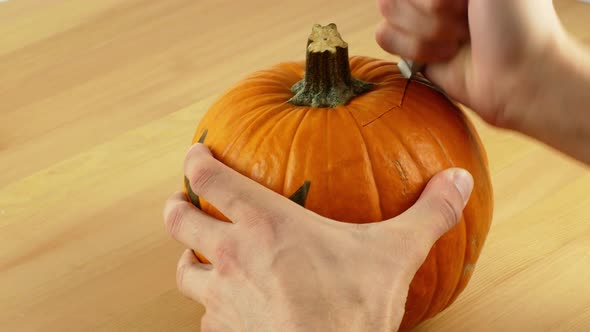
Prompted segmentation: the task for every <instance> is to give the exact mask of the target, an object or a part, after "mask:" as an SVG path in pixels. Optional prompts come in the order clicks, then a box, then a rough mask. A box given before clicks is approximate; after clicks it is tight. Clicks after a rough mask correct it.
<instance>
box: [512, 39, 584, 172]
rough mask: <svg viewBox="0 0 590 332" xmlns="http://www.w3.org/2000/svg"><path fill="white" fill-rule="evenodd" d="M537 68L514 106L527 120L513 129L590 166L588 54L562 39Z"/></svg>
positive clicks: (569, 41) (574, 44)
mask: <svg viewBox="0 0 590 332" xmlns="http://www.w3.org/2000/svg"><path fill="white" fill-rule="evenodd" d="M538 65H539V67H538V70H537V71H536V72H534V73H530V78H531V80H532V81H531V82H529V84H528V85H529V86H532V87H534V90H533V91H532V93H530V94H529V95H528V96H527V98H526V100H525V101H523V102H522V103H520V105H518V106H516V107H523V108H528V111H527V112H525V113H526V114H527V117H528V118H527V119H526V120H525V121H522V122H521V123H522V125H521V126H520V127H518V128H513V129H516V130H518V131H521V132H523V133H524V134H527V135H529V136H531V137H534V138H536V139H538V140H540V141H542V142H544V143H546V144H548V145H550V146H552V147H554V148H556V149H558V150H560V151H562V152H564V153H566V154H569V155H570V156H572V157H574V158H576V159H578V160H580V161H582V162H585V163H586V164H590V52H589V51H588V50H587V49H584V48H583V47H582V46H581V45H579V44H577V43H575V42H574V41H572V40H571V39H568V38H566V37H564V39H563V40H562V42H560V43H559V45H556V47H555V48H554V49H553V50H552V51H550V52H548V59H547V61H546V63H541V64H538Z"/></svg>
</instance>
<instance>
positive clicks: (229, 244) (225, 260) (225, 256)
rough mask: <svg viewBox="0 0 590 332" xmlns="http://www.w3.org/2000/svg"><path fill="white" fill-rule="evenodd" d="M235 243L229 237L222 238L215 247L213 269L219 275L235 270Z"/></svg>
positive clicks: (236, 264)
mask: <svg viewBox="0 0 590 332" xmlns="http://www.w3.org/2000/svg"><path fill="white" fill-rule="evenodd" d="M237 254H238V253H237V243H236V242H235V241H234V240H231V239H224V240H222V241H221V242H220V243H219V245H218V246H217V248H216V249H215V258H216V261H215V263H216V264H215V270H216V271H217V273H218V274H219V275H220V276H224V275H228V274H231V273H233V272H234V271H236V269H237V267H238V256H237Z"/></svg>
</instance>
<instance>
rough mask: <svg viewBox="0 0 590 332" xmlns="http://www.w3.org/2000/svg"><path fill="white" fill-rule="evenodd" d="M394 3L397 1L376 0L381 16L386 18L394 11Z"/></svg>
mask: <svg viewBox="0 0 590 332" xmlns="http://www.w3.org/2000/svg"><path fill="white" fill-rule="evenodd" d="M396 1H398V0H377V7H378V8H379V11H380V12H381V14H382V15H383V16H385V17H386V18H387V17H388V16H389V15H390V14H391V12H392V11H393V10H394V8H395V2H396Z"/></svg>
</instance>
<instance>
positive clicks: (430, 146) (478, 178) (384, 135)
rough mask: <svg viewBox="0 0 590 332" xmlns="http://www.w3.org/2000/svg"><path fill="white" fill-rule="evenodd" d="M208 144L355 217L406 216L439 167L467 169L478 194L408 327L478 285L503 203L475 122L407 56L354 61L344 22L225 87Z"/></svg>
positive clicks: (442, 242) (443, 241)
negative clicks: (300, 56)
mask: <svg viewBox="0 0 590 332" xmlns="http://www.w3.org/2000/svg"><path fill="white" fill-rule="evenodd" d="M197 141H198V142H202V143H204V144H206V145H207V146H208V147H209V148H210V149H211V151H212V153H213V155H214V156H215V157H216V158H217V159H219V160H221V161H222V162H223V163H225V164H226V165H228V166H230V167H232V168H233V169H235V170H237V171H238V172H240V173H241V174H243V175H245V176H248V177H250V178H252V179H254V180H255V181H257V182H258V183H260V184H262V185H264V186H266V187H268V188H270V189H271V190H273V191H275V192H277V193H279V194H281V195H284V196H286V197H289V198H291V199H292V200H294V201H295V202H297V203H298V204H300V205H302V206H303V207H305V208H307V209H310V210H313V211H314V212H316V213H318V214H320V215H322V216H325V217H328V218H332V219H335V220H338V221H342V222H348V223H369V222H377V221H382V220H385V219H388V218H392V217H395V216H397V215H399V214H400V213H402V212H404V211H405V210H406V209H408V208H409V207H410V206H411V205H412V204H413V203H414V202H415V201H416V200H417V198H418V196H419V195H420V193H421V192H422V190H423V189H424V187H425V185H426V183H427V182H428V180H429V179H430V178H431V177H432V176H433V175H435V174H436V173H438V172H440V171H442V170H444V169H446V168H449V167H462V168H465V169H467V170H468V171H469V172H470V173H471V174H472V175H473V177H474V183H475V184H474V189H473V193H472V196H471V198H470V200H469V202H468V204H467V206H466V208H465V210H464V212H463V216H462V219H461V222H460V224H459V225H458V226H456V227H455V228H453V229H452V230H451V231H449V232H448V233H447V234H446V235H444V236H443V237H442V238H440V239H439V240H438V242H437V243H436V244H435V245H434V247H433V248H432V250H431V251H430V253H429V255H428V257H427V259H426V260H425V262H424V263H423V265H422V266H421V267H420V269H419V270H418V272H417V273H416V275H415V277H414V279H413V281H412V283H411V285H410V289H409V294H408V298H407V301H406V302H407V303H406V312H405V316H404V318H403V322H402V326H401V330H406V329H409V328H412V327H414V326H416V325H417V324H419V323H420V322H422V321H424V320H426V319H428V318H430V317H433V316H435V315H436V314H437V313H439V312H441V311H442V310H443V309H445V308H446V307H448V306H449V305H450V304H451V303H453V301H454V300H455V299H456V298H457V296H458V295H459V294H460V293H461V292H462V291H463V289H464V288H465V286H466V285H467V283H468V281H469V279H470V277H471V275H472V273H473V270H474V266H475V264H476V261H477V259H478V256H479V255H480V251H481V249H482V246H483V244H484V241H485V239H486V236H487V233H488V229H489V227H490V222H491V218H492V208H493V202H492V187H491V183H490V174H489V170H488V161H487V157H486V152H485V150H484V147H483V145H482V143H481V141H480V138H479V136H478V134H477V132H476V129H475V128H474V126H473V125H472V124H471V123H470V121H469V120H468V118H466V116H465V114H464V113H463V112H462V111H461V109H460V108H459V107H457V105H455V104H454V103H453V102H452V101H451V100H449V99H448V98H447V97H446V96H445V95H444V94H443V93H441V92H440V91H438V90H437V89H435V88H433V87H432V86H429V85H428V84H425V83H424V82H421V81H420V80H415V79H411V80H408V79H406V78H404V77H403V76H402V74H401V73H400V71H399V69H398V67H397V66H396V63H393V62H390V61H385V60H381V59H376V58H371V57H367V56H353V57H350V58H349V56H348V45H347V43H346V42H344V41H343V40H342V38H341V37H340V34H339V33H338V31H337V29H336V26H335V25H334V24H329V25H327V26H320V25H315V26H314V27H313V29H312V33H311V35H310V36H309V38H308V42H307V53H306V61H296V62H284V63H280V64H277V65H275V66H273V67H271V68H268V69H266V70H261V71H258V72H255V73H253V74H251V75H249V76H248V77H246V78H244V79H243V80H241V81H240V82H238V83H237V84H236V85H235V86H234V87H233V88H231V89H230V90H229V91H227V92H226V93H225V94H223V95H222V96H221V97H220V98H219V99H218V100H217V101H216V102H215V103H214V104H213V105H212V106H211V107H210V109H209V110H208V111H207V113H206V114H205V115H204V117H203V118H202V120H201V121H200V123H199V125H198V127H197V129H196V133H195V136H194V139H193V143H194V142H197ZM185 192H186V193H187V195H188V196H189V197H190V200H191V201H192V203H193V204H194V205H196V206H197V207H199V208H201V209H202V210H203V211H205V212H206V213H208V214H210V215H212V216H215V217H217V218H219V219H221V220H225V221H228V219H227V218H226V217H225V216H223V215H222V214H221V213H220V212H219V211H218V210H217V209H215V208H214V207H213V206H211V205H210V204H208V203H207V202H206V201H204V200H203V199H200V198H199V197H197V196H196V195H195V194H194V193H193V192H192V190H191V189H190V186H189V184H188V182H187V180H186V178H185ZM196 254H197V256H198V257H199V259H200V260H201V261H203V262H206V263H208V261H207V260H206V258H205V257H203V256H201V255H200V254H198V253H196Z"/></svg>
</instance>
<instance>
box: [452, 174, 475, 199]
mask: <svg viewBox="0 0 590 332" xmlns="http://www.w3.org/2000/svg"><path fill="white" fill-rule="evenodd" d="M452 178H453V183H454V184H455V187H457V190H459V193H460V194H461V198H463V202H464V203H467V201H468V200H469V196H470V195H471V191H472V190H473V177H472V176H471V174H469V172H467V171H466V170H464V169H460V168H458V169H455V170H453V174H452Z"/></svg>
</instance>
